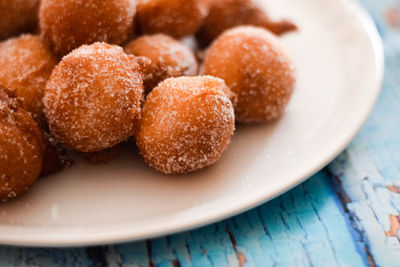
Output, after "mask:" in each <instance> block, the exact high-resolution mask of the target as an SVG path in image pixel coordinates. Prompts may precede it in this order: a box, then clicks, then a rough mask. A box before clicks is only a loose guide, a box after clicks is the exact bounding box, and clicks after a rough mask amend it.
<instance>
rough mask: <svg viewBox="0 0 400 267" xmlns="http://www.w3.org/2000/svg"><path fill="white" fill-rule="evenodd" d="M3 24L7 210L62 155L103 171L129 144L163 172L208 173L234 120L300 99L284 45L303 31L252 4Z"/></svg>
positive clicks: (82, 8) (64, 13) (46, 15)
mask: <svg viewBox="0 0 400 267" xmlns="http://www.w3.org/2000/svg"><path fill="white" fill-rule="evenodd" d="M39 2H40V3H39ZM2 13H4V14H2ZM0 15H2V16H0V32H1V34H0V39H4V40H3V41H2V42H1V43H0V117H1V118H2V120H1V121H0V200H2V201H6V200H8V199H10V198H13V197H16V196H18V195H20V194H21V193H22V192H24V191H26V190H27V189H28V187H29V186H30V185H31V184H32V183H33V182H34V181H35V180H36V179H37V178H38V176H39V175H40V174H41V173H42V174H43V173H49V172H53V171H54V170H57V169H59V168H60V167H62V166H63V164H62V163H63V162H62V160H61V159H62V155H60V151H63V149H68V150H75V151H78V152H80V153H81V154H82V155H83V156H84V157H85V158H86V159H88V160H89V161H90V162H95V163H96V162H102V163H103V162H106V161H107V160H109V159H110V157H112V156H114V155H115V154H116V153H117V151H118V147H119V144H121V143H123V142H125V141H126V140H128V139H130V138H131V137H134V138H135V140H136V143H137V146H138V148H139V151H140V153H141V155H142V156H143V157H144V159H145V161H146V162H147V163H148V164H149V165H150V166H152V167H154V168H155V169H157V170H159V171H161V172H163V173H166V174H180V173H187V172H192V171H195V170H199V169H202V168H204V167H207V166H209V165H211V164H213V163H214V162H216V161H217V160H218V159H220V158H221V156H222V153H223V152H224V150H225V149H226V147H227V146H228V144H229V142H230V138H231V136H232V134H233V132H234V129H235V121H238V122H263V121H264V122H268V121H271V120H274V119H277V118H278V117H280V116H281V115H282V113H283V111H284V108H285V107H286V105H287V103H288V102H289V99H290V96H291V94H292V91H293V88H294V83H295V78H294V67H293V65H292V63H291V62H290V60H289V58H288V56H287V54H286V53H285V51H284V49H283V48H282V46H281V45H280V43H279V40H278V39H277V37H276V35H280V34H283V33H285V32H288V31H292V30H295V29H296V27H295V25H294V24H292V23H290V22H289V21H286V20H285V21H278V22H277V21H272V20H271V19H270V18H269V17H268V16H267V15H266V14H265V13H264V12H263V11H262V10H260V9H259V8H258V7H256V6H255V5H254V4H253V3H252V2H251V1H250V0H215V1H209V0H138V1H135V0H41V1H38V0H29V1H27V0H24V1H19V0H16V1H7V0H0ZM243 24H246V25H248V26H242V25H243ZM249 25H253V26H249ZM19 34H22V35H19ZM18 35H19V36H18ZM187 36H195V38H193V40H197V47H202V48H205V53H202V54H203V55H204V56H203V58H202V60H199V59H198V58H196V56H195V53H194V51H193V50H192V49H194V48H193V47H192V48H189V47H188V46H186V45H185V44H184V43H182V42H181V41H180V40H179V39H178V38H182V37H187ZM120 45H121V46H122V47H121V46H120ZM207 46H208V48H207ZM199 54H200V53H199ZM64 165H65V164H64Z"/></svg>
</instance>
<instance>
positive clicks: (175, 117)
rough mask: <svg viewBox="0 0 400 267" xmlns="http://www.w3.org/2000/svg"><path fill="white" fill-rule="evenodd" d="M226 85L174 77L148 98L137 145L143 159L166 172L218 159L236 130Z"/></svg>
mask: <svg viewBox="0 0 400 267" xmlns="http://www.w3.org/2000/svg"><path fill="white" fill-rule="evenodd" d="M227 90H228V89H226V85H225V83H224V82H223V81H222V80H221V79H218V78H214V77H210V76H202V77H180V78H170V79H167V80H165V81H164V82H162V83H160V84H159V85H158V86H157V87H156V88H155V89H154V90H153V91H152V92H151V93H150V94H149V95H148V97H147V100H146V103H145V106H144V111H143V118H142V125H141V128H140V131H139V135H138V138H137V139H138V140H137V141H138V146H139V149H140V152H141V154H142V155H143V156H144V158H145V160H146V161H147V162H148V163H149V164H150V165H151V166H153V167H154V168H156V169H157V170H159V171H162V172H164V173H167V174H171V173H185V172H191V171H194V170H198V169H201V168H204V167H206V166H209V165H211V164H213V163H214V162H215V161H217V160H218V159H219V158H220V157H221V155H222V153H223V151H224V150H225V148H226V146H227V145H228V143H229V140H230V136H231V135H232V133H233V131H234V111H233V106H232V103H231V101H230V100H229V98H228V96H227V95H226V91H227Z"/></svg>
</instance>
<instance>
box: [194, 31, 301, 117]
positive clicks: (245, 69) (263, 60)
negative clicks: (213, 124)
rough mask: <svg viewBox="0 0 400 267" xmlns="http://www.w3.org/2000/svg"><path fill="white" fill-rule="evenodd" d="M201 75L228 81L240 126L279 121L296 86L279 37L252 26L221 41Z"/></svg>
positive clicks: (209, 53) (213, 47)
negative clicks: (257, 122) (255, 122)
mask: <svg viewBox="0 0 400 267" xmlns="http://www.w3.org/2000/svg"><path fill="white" fill-rule="evenodd" d="M201 73H202V74H204V75H212V76H215V77H219V78H221V79H223V80H225V82H226V84H227V85H228V87H230V89H231V90H232V92H233V93H235V94H236V95H237V101H236V103H234V104H235V115H236V119H237V121H239V122H253V121H271V120H274V119H276V118H278V117H279V116H281V115H282V113H283V111H284V109H285V107H286V105H287V104H288V102H289V100H290V97H291V95H292V92H293V89H294V86H295V68H294V66H293V65H292V63H291V61H290V59H289V58H288V56H287V55H286V53H285V51H284V49H283V48H282V46H281V45H280V43H279V42H278V40H277V39H276V37H275V36H274V35H272V34H271V33H270V32H268V31H267V30H264V29H262V28H257V27H252V26H240V27H237V28H233V29H231V30H228V31H226V32H225V33H224V34H222V35H221V36H220V37H218V39H217V40H216V41H215V42H214V43H213V44H212V45H211V47H210V48H209V49H208V50H207V52H206V55H205V59H204V63H203V66H202V70H201Z"/></svg>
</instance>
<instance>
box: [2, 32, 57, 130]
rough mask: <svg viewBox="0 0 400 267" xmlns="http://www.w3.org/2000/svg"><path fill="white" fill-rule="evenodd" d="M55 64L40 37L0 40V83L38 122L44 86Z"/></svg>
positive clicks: (41, 118)
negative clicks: (21, 102) (8, 89)
mask: <svg viewBox="0 0 400 267" xmlns="http://www.w3.org/2000/svg"><path fill="white" fill-rule="evenodd" d="M56 64H57V62H56V59H55V58H54V56H53V55H52V53H51V52H50V50H49V49H48V47H47V46H46V45H45V44H44V43H43V42H42V40H41V39H40V38H39V36H35V35H22V36H20V37H17V38H13V39H9V40H7V41H4V42H1V43H0V84H1V85H3V86H5V87H7V88H10V89H11V90H13V91H14V92H15V94H16V95H17V96H18V97H19V98H21V99H22V100H23V101H24V104H25V107H26V109H27V110H28V111H29V112H31V113H32V115H33V117H34V119H35V120H36V121H37V122H38V123H39V124H41V125H44V124H45V118H44V113H43V103H42V98H43V94H44V88H45V86H46V82H47V79H48V78H49V76H50V74H51V71H52V70H53V68H54V67H55V65H56Z"/></svg>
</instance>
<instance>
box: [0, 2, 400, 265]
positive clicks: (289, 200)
mask: <svg viewBox="0 0 400 267" xmlns="http://www.w3.org/2000/svg"><path fill="white" fill-rule="evenodd" d="M396 2H397V1H396V0H379V1H376V0H362V3H364V4H365V6H366V7H367V8H368V9H369V11H370V12H371V13H372V15H373V17H374V19H375V20H376V22H377V23H378V27H379V30H380V32H381V33H382V36H383V37H384V39H385V48H386V52H387V54H386V59H387V68H388V69H387V72H386V79H385V88H384V92H383V94H382V96H381V98H380V99H379V101H378V106H377V108H376V109H375V111H374V113H373V115H372V116H371V118H370V119H369V121H368V122H367V125H366V127H364V129H363V130H362V131H361V133H360V134H359V135H358V137H357V138H356V139H355V140H354V142H353V143H352V145H351V146H350V147H349V148H348V149H347V150H346V152H344V153H343V154H342V155H341V156H340V157H339V158H338V159H337V160H335V161H334V162H333V163H332V164H331V165H330V167H329V171H328V173H330V174H332V175H333V176H334V177H335V179H334V181H335V182H336V186H335V189H336V190H337V192H338V196H339V198H340V199H339V198H338V196H337V195H335V194H334V187H333V186H332V184H331V180H330V179H329V178H328V175H326V173H327V172H320V173H319V174H317V175H315V176H314V177H312V178H311V179H310V180H308V181H307V182H305V183H304V184H302V185H300V186H298V187H296V188H295V189H293V190H291V191H290V192H288V193H286V194H284V195H283V196H281V197H278V198H276V199H274V200H273V201H271V202H269V203H267V204H265V205H263V206H261V207H259V208H257V209H254V210H252V211H249V212H247V213H245V214H242V215H240V216H237V217H235V218H233V219H230V220H226V221H222V222H219V223H217V224H214V225H211V226H208V227H204V228H201V229H198V230H195V231H190V232H186V233H182V234H178V235H172V236H168V237H162V238H159V239H155V240H150V241H143V242H136V243H130V244H123V245H115V246H104V247H94V248H80V249H29V248H13V247H0V265H1V266H3V265H5V266H7V265H12V266H14V265H19V266H24V265H28V266H104V265H110V266H143V267H145V266H173V267H176V266H273V265H278V266H319V265H323V266H363V265H368V264H370V265H373V264H375V263H376V264H378V265H380V266H396V265H397V266H398V265H399V263H400V245H399V242H400V241H399V240H400V237H399V236H400V232H399V227H400V226H399V225H400V222H399V219H398V216H399V213H400V193H399V192H400V178H399V167H398V166H400V149H399V148H400V135H399V134H398V132H399V129H400V120H397V121H396V120H395V119H396V118H395V116H396V115H397V114H399V113H400V112H399V111H400V90H398V89H399V88H398V87H399V85H400V77H399V74H398V73H399V70H400V47H399V44H400V32H399V31H398V30H395V27H397V25H398V24H397V17H396V16H397V8H396V5H397V4H396ZM342 204H343V206H342ZM347 212H349V213H347Z"/></svg>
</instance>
